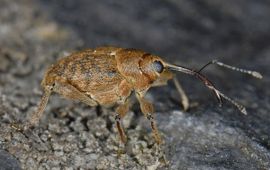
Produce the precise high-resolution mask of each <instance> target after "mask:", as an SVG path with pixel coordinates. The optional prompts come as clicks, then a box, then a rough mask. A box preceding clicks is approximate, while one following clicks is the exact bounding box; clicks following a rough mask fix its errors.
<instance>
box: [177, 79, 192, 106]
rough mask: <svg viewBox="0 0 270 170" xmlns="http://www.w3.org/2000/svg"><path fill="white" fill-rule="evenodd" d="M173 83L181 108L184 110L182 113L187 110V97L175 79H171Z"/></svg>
mask: <svg viewBox="0 0 270 170" xmlns="http://www.w3.org/2000/svg"><path fill="white" fill-rule="evenodd" d="M173 83H174V85H175V87H176V90H177V91H178V93H179V94H180V97H181V103H182V106H183V108H184V111H187V110H188V108H189V100H188V97H187V95H186V93H185V91H184V89H183V88H182V86H181V84H180V83H179V81H178V80H177V78H176V77H174V78H173Z"/></svg>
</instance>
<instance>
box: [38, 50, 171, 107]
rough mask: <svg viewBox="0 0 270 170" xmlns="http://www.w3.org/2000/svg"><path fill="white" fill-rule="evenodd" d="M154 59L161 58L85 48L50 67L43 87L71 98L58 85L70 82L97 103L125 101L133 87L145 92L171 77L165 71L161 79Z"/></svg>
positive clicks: (131, 51)
mask: <svg viewBox="0 0 270 170" xmlns="http://www.w3.org/2000/svg"><path fill="white" fill-rule="evenodd" d="M127 56H128V57H127ZM153 61H159V62H161V61H162V60H161V59H160V58H159V57H157V56H153V55H151V54H148V53H145V52H143V51H140V50H135V49H123V48H114V47H103V48H102V47H101V48H97V49H95V50H91V49H89V50H84V51H80V52H77V53H73V54H71V55H70V56H67V57H65V58H62V59H61V60H59V61H58V62H57V63H56V64H54V65H53V66H51V67H50V68H49V69H48V71H47V73H46V74H45V77H44V79H43V81H42V86H43V88H47V87H48V86H53V85H54V86H56V87H55V90H54V91H55V92H56V93H60V94H61V95H63V96H65V97H66V98H72V97H73V96H69V95H68V93H67V91H63V89H61V85H59V83H61V84H70V85H72V86H74V87H75V88H77V89H78V90H79V91H80V92H82V93H84V94H85V95H87V96H88V97H89V98H91V99H92V100H93V103H96V105H97V104H99V105H103V106H111V105H115V104H122V103H124V102H125V101H126V99H127V98H128V97H129V96H130V94H131V92H132V91H133V90H135V91H138V92H141V91H144V92H145V91H146V90H148V89H149V88H150V87H151V86H155V85H161V84H165V83H166V81H167V80H168V79H171V78H172V74H171V73H170V72H169V71H166V72H165V71H164V72H163V74H164V75H165V74H166V76H161V77H162V78H160V76H159V75H158V74H160V73H158V72H157V71H155V69H153V67H154V65H153V64H152V63H153ZM161 69H162V68H161ZM57 86H58V87H57Z"/></svg>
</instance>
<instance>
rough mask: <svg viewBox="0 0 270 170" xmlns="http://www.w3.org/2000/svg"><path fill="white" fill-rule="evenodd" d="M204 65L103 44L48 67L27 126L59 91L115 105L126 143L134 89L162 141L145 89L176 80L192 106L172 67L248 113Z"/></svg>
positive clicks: (70, 96) (89, 101)
mask: <svg viewBox="0 0 270 170" xmlns="http://www.w3.org/2000/svg"><path fill="white" fill-rule="evenodd" d="M209 64H216V65H219V66H222V67H226V68H229V69H232V70H236V71H240V72H242V73H247V74H250V75H252V76H254V77H256V78H262V75H261V74H260V73H258V72H256V71H250V70H244V69H240V68H236V67H233V66H230V65H227V64H224V63H222V62H219V61H216V60H213V61H211V62H210V63H208V64H207V65H205V66H204V67H202V69H204V68H205V67H206V66H208V65H209ZM202 69H200V70H198V71H196V70H194V69H190V68H187V67H183V66H179V65H174V64H170V63H167V62H165V61H164V60H163V59H162V58H160V57H158V56H156V55H152V54H150V53H146V52H144V51H141V50H136V49H126V48H117V47H100V48H96V49H87V50H84V51H80V52H75V53H73V54H71V55H69V56H67V57H64V58H62V59H60V60H59V61H58V62H56V64H54V65H52V66H51V67H50V68H49V69H48V70H47V72H46V74H45V76H44V78H43V80H42V83H41V85H42V87H43V89H44V94H43V96H42V99H41V102H40V104H39V106H38V108H37V111H36V112H35V113H34V114H33V115H32V117H31V119H30V120H29V121H28V122H27V123H26V125H25V126H24V127H25V128H24V129H28V128H30V127H34V126H36V125H37V124H38V122H39V120H40V118H41V117H42V113H43V112H44V110H45V107H46V105H47V103H48V100H49V96H50V95H51V93H52V92H55V93H58V94H60V95H62V96H64V97H65V98H68V99H75V100H79V101H81V102H83V103H85V104H87V105H89V106H97V105H101V106H108V107H109V106H116V109H115V115H114V116H115V122H116V127H117V129H118V133H119V136H120V139H121V141H122V142H123V143H126V141H127V137H126V135H125V133H124V130H123V127H122V125H121V119H122V118H123V117H124V116H125V115H126V113H127V112H128V111H129V107H130V100H129V97H130V96H131V94H132V93H133V92H134V93H135V95H136V98H137V99H138V101H139V104H140V109H141V111H142V113H143V114H144V116H145V117H146V118H147V119H148V120H149V121H150V125H151V128H152V132H153V136H154V139H155V141H156V142H157V143H158V144H160V143H161V142H162V140H161V138H160V135H159V132H158V129H157V125H156V122H155V120H154V115H153V114H154V109H153V105H152V103H150V102H149V101H147V100H146V99H145V94H146V92H147V91H148V90H149V88H151V87H154V86H162V85H166V84H167V81H168V80H170V79H173V82H174V84H175V86H176V88H177V91H178V92H179V94H180V97H181V99H182V105H183V107H184V109H185V110H187V109H188V107H189V101H188V98H187V96H186V94H185V92H184V90H183V89H182V87H181V85H180V83H179V82H178V81H177V79H176V78H175V76H174V75H173V71H178V72H182V73H185V74H189V75H192V76H194V77H196V78H198V79H199V80H200V81H202V82H203V84H204V85H205V86H206V87H208V88H209V89H210V90H212V91H213V92H214V94H215V96H216V97H217V99H218V100H219V102H220V103H221V102H222V101H221V99H222V98H224V99H226V100H228V101H229V102H231V103H232V104H233V105H235V106H236V107H237V108H238V109H239V110H240V111H241V112H242V113H244V114H246V109H245V107H243V106H242V105H241V104H239V103H237V102H236V101H234V100H233V99H231V98H229V97H228V96H226V95H225V94H223V93H221V91H220V90H218V89H217V88H216V87H215V86H214V85H213V83H212V82H211V81H210V80H208V78H206V76H204V75H203V74H202V73H201V70H202Z"/></svg>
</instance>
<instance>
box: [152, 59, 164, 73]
mask: <svg viewBox="0 0 270 170" xmlns="http://www.w3.org/2000/svg"><path fill="white" fill-rule="evenodd" d="M153 67H154V69H155V71H156V72H158V73H162V72H163V70H164V66H163V64H162V63H161V62H160V61H154V63H153Z"/></svg>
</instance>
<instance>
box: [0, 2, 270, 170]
mask: <svg viewBox="0 0 270 170" xmlns="http://www.w3.org/2000/svg"><path fill="white" fill-rule="evenodd" d="M269 18H270V1H268V0H260V1H257V0H238V1H235V0H226V1H222V0H193V1H190V0H165V1H164V0H155V1H153V0H148V1H127V0H118V1H112V0H101V1H94V0H38V1H33V0H22V1H16V0H0V76H1V77H0V94H1V100H0V101H1V102H0V103H1V105H0V106H2V107H1V108H2V111H1V112H0V113H1V116H2V117H3V118H2V121H3V122H4V123H8V122H9V121H11V120H13V119H23V118H24V117H25V116H26V114H30V113H31V112H32V111H33V110H34V108H35V106H36V104H37V101H38V99H39V97H40V95H41V88H40V86H39V83H40V81H41V79H42V76H43V75H44V72H45V70H46V68H47V67H48V66H49V65H50V64H52V63H54V62H55V61H56V59H58V58H61V57H62V56H63V55H65V53H67V52H71V51H77V50H80V49H85V48H95V47H99V46H119V47H126V48H137V49H142V50H144V51H146V52H149V53H153V54H156V55H158V56H161V57H162V58H163V59H165V60H166V61H168V62H171V63H174V64H181V65H184V66H187V67H190V68H197V69H198V68H200V67H201V66H203V65H204V64H206V63H207V62H209V61H211V60H212V59H218V60H220V61H222V62H225V63H227V64H230V65H234V66H237V67H242V68H246V69H250V70H256V71H259V72H261V73H262V74H263V76H264V78H263V79H262V80H258V79H254V78H252V77H250V76H248V75H242V74H241V73H238V72H233V71H230V70H225V69H224V68H218V67H217V66H210V67H208V68H207V69H205V70H204V73H205V74H206V75H207V76H208V77H209V79H210V80H212V81H213V82H215V84H216V86H217V87H218V89H220V90H221V91H222V92H224V93H225V94H227V95H228V96H230V97H232V98H234V99H236V100H237V101H239V102H240V103H242V104H243V105H245V106H246V107H247V111H248V115H247V116H244V115H242V114H241V113H240V112H239V111H238V110H237V109H236V108H235V107H234V106H232V105H231V104H228V103H226V102H225V105H224V106H223V107H222V108H219V107H218V106H217V101H215V98H214V97H213V95H212V94H211V93H210V92H209V91H208V90H207V89H206V88H205V87H203V85H202V83H201V82H199V81H198V80H196V79H194V78H192V77H188V76H186V75H182V74H181V73H179V74H177V77H178V78H179V80H180V82H181V83H182V85H183V88H184V89H185V90H186V92H187V94H188V96H189V97H190V100H191V102H197V103H198V104H199V105H198V107H194V108H191V109H190V110H189V111H188V113H185V114H184V115H180V116H179V115H178V117H180V118H179V119H181V120H178V119H177V118H174V117H170V116H172V113H171V112H170V111H172V110H175V111H181V110H182V108H181V106H180V105H179V103H180V101H179V96H178V95H177V93H176V91H175V88H174V86H173V85H172V84H171V83H169V85H168V87H161V88H156V89H151V90H150V95H149V96H148V98H149V99H150V100H152V102H154V105H155V108H156V110H157V112H158V114H157V117H158V123H159V128H160V129H163V130H161V131H162V132H163V133H164V134H165V135H164V136H167V137H165V140H166V142H167V143H170V142H171V144H172V146H173V147H172V148H171V149H168V150H167V151H166V153H167V157H168V159H169V160H171V162H172V164H171V168H172V169H181V168H182V169H184V167H185V168H191V169H192V168H194V169H196V168H202V169H204V168H205V169H209V168H214V169H220V168H225V169H226V168H227V169H243V168H245V169H267V168H269V167H270V165H269V159H270V156H269V154H270V152H269V149H270V118H269V111H270V91H269V83H270V79H269V76H270V69H269V64H270V22H269ZM51 100H54V101H56V102H51V104H50V106H48V108H47V112H57V109H59V108H60V107H61V106H63V107H66V106H67V105H68V106H70V105H71V103H65V102H63V101H59V99H55V98H54V97H53V99H51ZM59 103H60V106H59ZM61 104H62V105H61ZM72 106H73V105H72ZM80 106H83V105H80ZM80 106H78V105H76V107H80ZM55 110H56V111H55ZM134 110H135V115H136V114H137V112H140V111H139V108H138V107H136V106H135V108H134ZM75 112H76V111H75ZM181 113H182V112H181ZM46 115H47V119H49V120H50V119H60V120H61V119H65V118H61V117H57V116H54V117H50V115H49V114H48V113H47V114H46ZM71 115H72V114H71ZM138 115H140V114H138ZM18 117H19V118H18ZM71 117H72V116H71ZM182 118H183V119H182ZM44 119H45V118H44ZM74 119H76V118H74ZM133 119H134V118H133ZM137 119H138V118H137ZM173 120H174V121H177V120H178V121H180V122H174V124H178V126H176V127H174V126H170V127H168V124H169V122H171V121H173ZM57 121H59V120H56V123H57ZM69 121H71V122H72V121H75V120H70V119H69ZM162 122H163V123H162ZM213 124H215V126H214V125H213ZM189 125H192V128H195V127H196V126H197V127H201V126H202V127H204V128H205V129H203V130H201V131H200V132H198V134H197V133H196V129H195V130H194V131H192V130H191V131H189V130H190V129H192V128H191V127H189ZM207 125H209V126H211V128H214V129H215V128H217V129H216V131H215V135H214V137H213V136H211V135H213V134H212V133H211V132H210V131H211V130H209V129H208V128H209V127H208V126H207ZM59 126H60V128H61V124H60V125H59ZM63 126H64V125H63ZM134 126H139V125H137V124H136V125H132V126H131V127H130V128H129V130H133V129H134ZM205 126H206V127H205ZM212 126H213V127H212ZM41 127H42V128H43V129H41V130H44V129H47V128H48V127H47V125H46V121H44V124H43V125H41ZM211 128H210V129H211ZM176 129H183V130H182V131H180V132H179V131H177V130H176ZM224 129H231V131H230V132H228V131H226V130H224ZM10 131H11V130H7V131H6V132H2V133H4V134H9V133H11V132H10ZM49 131H50V130H49ZM12 133H13V132H12ZM14 133H15V132H14ZM213 133H214V132H213ZM183 134H185V135H187V134H188V135H191V134H195V135H194V136H193V135H191V136H192V137H190V140H191V141H189V140H187V139H186V138H185V139H183V138H182V137H181V135H182V136H183ZM196 134H197V135H196ZM199 134H204V137H206V138H207V139H209V141H208V140H206V141H208V144H209V147H211V148H212V149H210V150H207V149H202V148H205V145H206V144H205V143H203V142H202V143H199V144H198V143H192V142H194V141H200V140H201V139H202V138H203V137H202V136H199ZM228 134H231V135H232V136H230V135H228ZM219 135H220V136H219ZM223 135H224V136H223ZM226 135H227V136H226ZM235 136H240V138H241V139H235V141H234V143H230V142H229V141H230V140H233V138H234V137H235ZM185 137H186V136H185ZM210 139H215V140H216V141H219V140H220V142H217V143H211V141H212V140H210ZM5 140H6V142H2V145H1V146H2V147H1V148H2V149H4V150H7V151H8V152H9V153H11V154H12V155H16V154H15V153H17V151H14V146H10V145H9V144H7V143H8V141H12V140H13V139H8V140H7V139H3V141H5ZM17 140H19V141H20V139H17ZM179 141H180V142H179ZM225 141H228V142H229V143H230V144H228V143H226V142H225ZM237 141H240V142H237ZM43 142H44V141H43ZM97 142H100V141H99V140H98V138H97ZM102 142H103V141H102ZM105 142H106V141H105ZM209 142H210V143H209ZM22 143H23V142H22ZM45 143H46V142H45ZM191 143H192V144H191ZM207 146H208V145H207ZM16 147H18V145H16ZM234 147H236V148H234ZM186 148H188V149H186ZM241 148H246V150H243V149H241ZM189 149H190V150H189ZM238 149H239V150H238ZM177 151H179V152H177ZM27 153H28V152H27ZM29 153H32V152H30V151H29ZM53 154H55V153H54V152H53ZM252 154H253V156H252ZM78 155H80V154H78ZM101 155H102V154H101ZM254 155H255V156H254ZM99 156H100V155H99ZM207 156H208V157H207ZM30 157H31V156H30ZM45 157H46V156H45ZM56 157H57V156H56ZM81 157H82V158H83V156H81ZM100 157H102V156H100ZM130 157H131V158H133V157H134V155H133V156H132V155H131V156H130ZM135 157H136V156H135ZM179 157H181V159H180V158H179ZM16 158H17V159H18V160H19V161H20V163H21V164H22V167H25V168H27V163H28V164H29V161H27V160H28V159H26V158H24V157H23V156H21V155H20V154H17V156H16ZM214 158H215V159H214ZM44 159H45V158H44ZM46 159H47V158H46ZM69 159H71V160H74V159H73V157H72V156H70V157H69ZM33 160H34V158H33ZM146 160H147V159H146ZM129 161H130V164H132V165H133V164H134V166H135V165H136V166H137V165H143V166H146V167H147V165H145V164H144V163H142V162H141V160H140V159H139V161H138V160H137V162H136V161H135V163H134V160H129ZM132 161H133V162H132ZM41 162H42V161H41ZM60 162H61V161H60ZM62 162H64V161H62ZM32 164H33V167H34V163H33V162H32ZM37 164H38V163H37ZM39 164H42V163H40V162H39ZM64 164H65V163H64ZM95 165H96V164H95ZM35 166H36V167H38V165H35ZM74 167H79V166H75V165H74ZM82 167H83V166H82ZM126 168H127V167H126ZM127 169H128V168H127Z"/></svg>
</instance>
